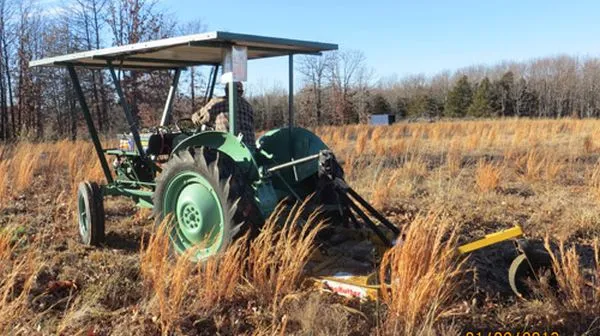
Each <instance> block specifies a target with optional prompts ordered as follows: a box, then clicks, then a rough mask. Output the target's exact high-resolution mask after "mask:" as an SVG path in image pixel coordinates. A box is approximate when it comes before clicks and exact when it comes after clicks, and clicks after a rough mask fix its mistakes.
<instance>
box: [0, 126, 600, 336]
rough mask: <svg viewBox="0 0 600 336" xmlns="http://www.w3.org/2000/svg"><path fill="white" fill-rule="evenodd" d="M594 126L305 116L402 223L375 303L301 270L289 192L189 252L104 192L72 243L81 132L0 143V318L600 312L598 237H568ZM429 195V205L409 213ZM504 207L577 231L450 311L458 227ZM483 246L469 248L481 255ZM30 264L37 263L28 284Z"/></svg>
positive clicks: (304, 253) (391, 322)
mask: <svg viewBox="0 0 600 336" xmlns="http://www.w3.org/2000/svg"><path fill="white" fill-rule="evenodd" d="M598 128H600V121H597V120H519V119H505V120H499V121H490V120H480V121H462V122H445V121H442V122H435V123H398V124H395V125H392V126H389V127H371V126H364V125H356V126H344V127H322V128H318V129H316V130H315V132H316V133H317V134H319V135H322V138H323V139H324V141H325V142H326V143H327V145H328V146H329V147H330V148H332V149H333V150H334V151H335V153H336V157H338V158H339V159H341V160H343V161H344V170H345V171H346V179H347V181H348V182H349V184H350V185H351V186H352V187H353V188H354V189H355V190H357V191H358V192H359V193H360V194H361V195H363V196H364V197H365V198H367V199H368V200H369V201H370V202H372V203H373V204H375V205H376V206H377V208H378V209H382V210H383V211H384V212H385V213H386V215H387V216H388V217H389V218H390V219H391V221H392V222H394V223H396V224H399V225H401V224H407V223H408V226H407V227H406V228H405V230H404V233H405V234H406V241H405V243H404V245H401V246H397V247H395V248H393V249H392V250H391V251H390V252H388V254H386V257H385V260H384V267H383V268H381V270H383V269H386V268H387V269H389V270H390V272H391V276H392V279H399V280H400V281H393V282H392V288H391V289H390V291H389V292H388V293H386V297H385V298H384V304H382V305H380V306H377V307H373V306H372V305H369V304H364V305H363V304H356V303H355V302H349V301H345V300H343V299H339V298H332V297H329V296H326V295H323V294H318V293H312V294H309V293H310V291H309V293H307V291H306V288H304V287H302V286H301V282H302V279H303V278H304V277H305V274H304V273H303V269H304V265H305V264H306V262H307V261H308V260H309V259H310V257H311V253H312V251H313V248H314V247H313V246H314V237H315V234H316V230H317V229H314V227H316V226H319V225H317V224H319V223H311V221H310V220H308V221H307V220H306V218H307V217H309V216H307V215H306V214H302V212H306V211H305V210H306V209H302V206H301V205H296V206H295V207H294V208H293V209H290V208H286V209H282V208H280V209H278V210H277V212H276V213H275V214H274V216H272V217H271V218H270V219H269V221H268V222H267V224H266V226H265V228H263V230H262V231H261V232H260V234H259V236H258V238H257V239H255V240H254V241H253V242H252V243H246V242H245V241H243V240H242V241H239V242H237V243H234V244H233V245H232V246H231V248H230V249H229V250H228V251H227V252H226V253H224V254H223V255H221V256H219V257H216V258H213V259H211V260H209V261H208V262H206V263H205V264H203V265H202V266H199V265H195V264H192V263H189V262H188V261H187V259H186V258H185V256H184V257H181V256H179V257H177V256H172V255H170V254H169V253H168V244H169V241H168V235H166V232H164V230H163V231H160V230H158V231H157V232H156V233H155V234H154V235H152V236H151V237H150V239H149V240H148V242H147V243H146V244H145V245H144V246H143V247H142V251H141V252H140V251H139V248H140V247H139V241H146V240H144V239H142V232H148V231H153V230H154V229H153V226H152V224H151V223H149V221H147V217H148V213H147V212H146V213H144V212H142V211H136V210H134V209H133V206H132V205H131V204H130V202H129V201H127V200H123V199H113V198H108V199H107V201H106V203H105V204H106V210H107V230H108V236H107V237H108V238H109V241H108V242H107V247H105V248H101V249H90V248H84V247H82V246H81V245H80V244H79V243H77V232H76V229H75V228H74V226H73V225H72V223H71V222H72V218H73V211H72V210H73V205H74V201H75V190H76V187H77V184H78V183H79V182H81V181H82V180H84V179H87V180H97V181H102V179H103V176H102V171H101V169H100V166H99V163H98V160H97V158H96V155H95V152H94V149H93V146H92V145H91V143H89V142H85V141H76V142H71V141H59V142H54V143H42V144H32V143H21V144H17V145H4V146H0V228H2V229H3V231H1V232H2V236H1V237H0V263H1V265H0V271H1V272H0V275H1V276H0V295H2V300H3V301H2V302H0V316H2V318H0V334H2V335H4V334H9V335H10V334H32V333H33V334H35V332H37V331H36V328H38V326H39V328H40V331H39V333H41V334H59V333H60V332H62V333H63V334H74V335H86V334H87V335H93V334H98V335H100V334H116V335H121V334H123V335H129V334H138V335H139V334H143V335H158V334H198V333H200V334H202V333H205V334H217V333H220V334H248V333H254V332H257V333H264V334H286V333H299V334H302V333H304V334H310V333H313V334H319V333H321V334H348V333H354V334H367V333H379V334H382V333H389V334H394V333H395V334H422V335H426V334H460V333H463V334H464V332H465V331H468V330H470V329H469V327H472V326H473V325H475V324H477V325H481V326H484V327H485V326H488V327H490V328H492V327H493V328H496V329H498V326H511V328H512V327H514V328H522V329H526V328H527V327H528V326H530V324H529V323H530V322H531V315H533V316H546V315H545V314H546V313H547V312H552V314H553V315H552V314H550V313H548V314H550V315H548V316H551V317H552V318H547V319H546V320H545V321H546V322H547V323H549V322H552V321H568V320H570V319H571V316H572V314H573V313H575V312H576V313H577V314H580V315H583V316H586V317H589V318H590V319H591V320H589V321H587V320H586V321H587V322H586V321H584V322H582V323H588V324H587V325H589V324H590V323H592V322H591V321H592V320H593V318H595V317H597V316H598V314H599V311H598V302H599V301H600V300H599V299H598V297H599V295H600V294H599V293H600V290H599V289H598V288H599V286H598V282H599V280H598V279H599V275H598V264H599V262H598V259H599V257H598V254H599V252H598V247H597V245H598V243H595V244H596V245H594V246H595V248H592V249H591V250H594V252H592V253H591V254H595V261H594V263H595V265H592V266H589V265H588V264H589V263H588V262H584V261H589V260H587V259H589V254H590V252H589V250H590V248H588V249H587V251H588V252H587V253H588V255H587V256H586V258H587V259H585V258H584V259H581V258H582V252H581V251H582V248H583V247H584V246H588V245H586V244H590V241H592V240H593V239H594V238H597V237H598V235H599V234H600V221H599V220H598V218H600V210H599V208H598V202H599V201H600V164H599V163H598V149H597V147H596V145H597V143H596V142H597V141H596V140H597V139H596V138H595V136H593V134H595V133H596V132H597V129H598ZM492 191H495V192H492ZM431 211H434V213H443V214H444V216H436V215H432V214H429V215H423V214H427V213H431ZM418 214H421V215H418ZM415 216H417V219H416V220H413V219H414V218H415ZM313 220H314V218H313ZM307 222H308V223H310V224H307ZM11 223H19V230H17V231H18V232H19V237H20V238H19V239H22V240H21V242H20V243H16V244H15V242H16V241H15V240H14V239H13V238H14V235H15V233H14V230H13V233H11V234H8V233H7V232H8V231H4V228H6V227H8V226H10V225H11ZM451 223H457V224H461V226H460V231H457V229H456V228H455V227H454V226H452V225H451ZM515 223H521V224H522V225H523V227H524V229H525V231H526V233H527V234H528V235H529V236H530V237H533V238H543V237H544V236H545V235H546V234H549V235H550V239H551V240H559V239H560V238H564V239H566V241H565V243H564V244H565V245H564V246H575V247H577V249H574V248H572V247H569V248H566V247H564V246H563V247H562V248H559V250H558V252H555V255H554V269H555V272H556V273H557V274H558V278H557V279H558V280H559V288H560V290H559V291H556V292H550V293H549V294H548V293H546V295H545V296H544V297H543V306H544V307H541V306H542V305H537V306H535V304H533V303H532V304H531V305H530V307H534V308H532V309H530V311H528V312H527V313H524V314H522V311H521V310H520V309H522V308H523V306H522V304H521V303H519V302H515V301H514V300H512V299H511V298H510V297H505V296H502V294H499V292H498V291H496V290H491V291H489V292H485V293H479V294H480V295H482V296H485V301H483V302H482V301H477V304H473V305H472V307H471V306H469V307H470V308H469V309H471V308H472V309H473V311H477V313H474V314H472V316H471V315H468V314H467V315H464V314H463V315H460V316H458V317H456V316H455V317H456V320H454V322H451V321H449V320H448V319H447V318H446V317H447V316H449V315H452V314H454V313H453V312H454V311H455V304H457V303H456V302H455V297H454V296H455V295H457V294H456V293H460V295H461V297H460V299H461V300H467V301H470V300H473V297H471V294H472V293H467V292H465V291H460V288H458V287H457V286H458V284H460V280H461V279H460V276H459V274H458V272H459V270H461V267H462V264H461V261H460V260H458V259H456V258H455V257H456V256H455V255H454V254H453V249H454V247H455V245H456V244H457V240H458V239H459V232H460V236H461V237H460V240H461V242H462V241H463V240H470V239H473V238H476V237H479V236H481V235H482V234H485V233H491V232H494V231H497V230H499V229H502V228H507V227H510V226H512V225H514V224H515ZM321 225H322V224H321ZM9 236H10V237H12V238H10V239H8V238H7V237H9ZM42 238H43V239H42ZM9 241H11V243H7V242H9ZM17 241H18V239H17ZM34 242H35V243H34ZM584 250H585V249H584ZM138 252H139V253H138ZM482 253H484V257H482V258H481V260H483V261H484V262H485V261H486V260H487V258H493V257H494V256H495V254H494V255H491V254H485V252H482ZM494 253H495V252H494ZM492 254H493V253H492ZM472 260H473V259H470V260H469V262H471V261H472ZM481 260H480V261H481ZM121 264H127V265H128V266H127V267H122V266H121ZM41 265H48V270H47V271H46V272H45V275H44V277H42V278H41V280H40V279H38V282H40V283H38V284H37V285H36V284H34V282H35V281H34V280H33V279H34V278H35V274H36V273H37V270H38V269H39V267H41ZM494 265H495V267H497V266H496V265H499V264H494ZM482 275H483V276H482V278H485V275H487V273H482ZM71 279H77V280H78V281H79V282H78V283H79V284H82V286H81V287H80V288H79V289H78V290H76V291H73V293H71V292H68V293H67V294H66V295H68V296H67V297H63V296H60V295H59V294H60V293H59V294H56V293H45V292H44V288H45V285H46V284H45V283H44V282H43V281H42V280H44V281H50V282H51V283H52V282H56V281H62V280H65V281H66V280H71ZM486 281H487V280H486ZM36 286H37V287H36ZM40 286H41V287H40ZM498 286H500V287H501V289H505V288H503V287H502V284H501V283H500V284H498ZM465 287H466V286H465ZM142 288H143V289H144V290H142ZM487 288H488V287H485V288H484V289H485V290H487ZM492 288H493V287H492ZM136 289H138V290H139V292H140V293H138V294H136V295H131V294H130V293H131V292H136ZM484 289H481V290H484ZM40 291H41V292H42V293H43V295H42V296H43V298H44V300H48V303H47V305H46V306H44V307H46V308H44V309H45V310H44V311H41V312H40V311H39V310H34V308H35V305H33V304H32V302H34V300H35V302H37V300H38V298H37V296H39V295H41V294H39V293H40ZM142 292H143V293H142ZM27 293H29V295H28V294H27ZM63 294H64V293H63ZM315 295H316V296H317V298H314V296H315ZM71 296H72V297H71ZM34 297H35V299H34ZM71 298H72V300H71ZM478 298H479V297H478ZM66 301H68V304H65V302H66ZM48 307H52V308H48ZM352 309H354V311H353V310H352ZM482 312H485V313H482ZM588 312H589V313H588ZM528 314H529V315H528ZM586 314H588V315H586ZM323 315H328V316H323ZM376 321H379V322H380V323H381V326H380V327H377V326H375V324H376ZM507 321H508V322H507ZM357 322H360V323H357ZM357 325H363V327H364V328H363V329H357V327H356V326H357ZM361 328H362V327H361ZM585 328H587V326H586V327H585ZM90 330H91V331H90ZM319 330H322V331H319ZM584 331H585V330H584ZM588 334H591V333H588Z"/></svg>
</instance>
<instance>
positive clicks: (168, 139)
mask: <svg viewBox="0 0 600 336" xmlns="http://www.w3.org/2000/svg"><path fill="white" fill-rule="evenodd" d="M180 134H181V133H142V134H140V139H141V141H142V147H144V151H145V152H146V155H168V154H171V151H172V150H173V147H174V144H173V142H174V141H173V140H174V139H175V138H176V137H177V136H179V135H180Z"/></svg>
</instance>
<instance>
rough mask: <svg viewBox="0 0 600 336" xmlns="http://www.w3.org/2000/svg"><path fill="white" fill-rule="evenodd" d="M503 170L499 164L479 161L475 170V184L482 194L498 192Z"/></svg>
mask: <svg viewBox="0 0 600 336" xmlns="http://www.w3.org/2000/svg"><path fill="white" fill-rule="evenodd" d="M501 174H502V168H501V167H500V166H498V165H497V164H493V163H490V162H485V161H479V163H478V164H477V168H476V169H475V184H476V185H477V188H478V189H479V191H480V192H484V193H486V192H490V191H493V190H496V188H498V185H499V184H500V179H501Z"/></svg>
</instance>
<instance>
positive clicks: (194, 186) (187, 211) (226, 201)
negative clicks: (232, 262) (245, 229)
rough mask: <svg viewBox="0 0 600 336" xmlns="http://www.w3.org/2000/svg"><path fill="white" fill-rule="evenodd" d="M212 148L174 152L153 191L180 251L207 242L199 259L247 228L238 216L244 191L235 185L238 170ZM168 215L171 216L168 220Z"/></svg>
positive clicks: (160, 220) (158, 214)
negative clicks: (225, 166) (234, 171)
mask: <svg viewBox="0 0 600 336" xmlns="http://www.w3.org/2000/svg"><path fill="white" fill-rule="evenodd" d="M211 154H212V153H209V151H208V150H205V149H204V148H199V149H197V150H195V151H194V150H192V149H189V150H184V151H180V152H178V153H176V154H174V155H173V157H172V158H171V160H169V162H167V163H166V164H165V165H164V166H163V171H162V173H161V175H160V176H159V177H158V178H157V179H156V190H155V192H154V195H153V201H154V202H153V203H154V215H155V221H156V224H157V225H163V224H165V225H169V228H168V230H169V235H170V238H171V242H172V246H173V248H174V250H175V251H176V252H178V253H184V252H185V251H187V250H188V249H190V248H192V247H194V248H197V247H198V246H199V244H206V245H205V246H206V248H198V250H197V251H196V253H195V254H194V255H192V256H191V259H192V260H194V261H202V260H205V259H206V258H208V257H210V256H212V255H215V254H218V253H221V252H223V251H224V250H225V249H226V248H227V247H228V246H229V245H230V243H231V241H232V240H233V239H234V238H235V237H236V236H237V235H238V233H239V232H240V228H241V225H240V223H239V221H238V219H239V218H238V216H236V214H237V212H238V209H239V208H238V202H239V195H238V193H235V192H232V188H231V186H232V175H233V174H232V173H231V172H230V171H231V169H229V170H228V169H223V168H222V167H223V163H222V162H225V161H226V160H227V159H226V157H225V156H224V155H221V157H219V154H218V153H214V154H215V155H214V160H213V159H211V157H212V155H211ZM207 157H208V158H209V159H208V160H207ZM200 195H204V196H203V197H201V196H200ZM206 196H208V197H206ZM206 209H210V210H209V211H206ZM203 210H204V211H203ZM168 215H171V220H170V221H169V222H165V218H166V217H167V216H168Z"/></svg>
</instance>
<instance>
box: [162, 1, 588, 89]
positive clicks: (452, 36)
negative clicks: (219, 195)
mask: <svg viewBox="0 0 600 336" xmlns="http://www.w3.org/2000/svg"><path fill="white" fill-rule="evenodd" d="M161 5H162V6H164V7H165V8H167V9H168V10H169V11H171V12H173V13H174V14H175V15H176V16H177V17H179V18H181V19H182V20H190V19H197V18H199V19H202V20H203V21H204V23H205V24H206V25H207V26H208V30H229V31H232V32H242V33H250V34H264V35H268V36H276V37H289V38H298V39H307V40H315V41H319V42H332V43H337V44H339V45H340V48H346V49H360V50H362V51H363V52H364V53H365V55H366V57H367V62H368V65H369V66H370V67H372V68H373V69H374V70H375V72H376V76H377V77H382V76H387V75H391V74H397V75H399V76H402V75H406V74H415V73H425V74H433V73H436V72H439V71H442V70H454V69H457V68H460V67H464V66H469V65H473V64H494V63H497V62H500V61H502V60H527V59H530V58H536V57H543V56H551V55H556V54H561V53H566V54H574V55H591V56H597V55H600V1H598V0H595V1H567V0H561V1H556V0H521V1H513V0H506V1H494V0H477V1H464V0H462V1H461V0H455V1H441V0H439V1H388V0H374V1H354V0H346V1H328V0H320V1H318V0H299V1H293V2H292V1H282V0H280V1H272V0H269V1H248V0H246V1H240V0H228V1H198V0H162V1H161ZM249 77H250V78H252V79H250V78H249V79H250V84H252V83H256V82H261V81H262V83H263V85H265V84H266V85H271V84H272V83H273V82H274V81H279V82H281V83H282V84H284V85H285V83H287V64H286V60H285V59H281V60H277V61H274V60H264V61H259V62H258V64H251V65H250V68H249Z"/></svg>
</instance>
